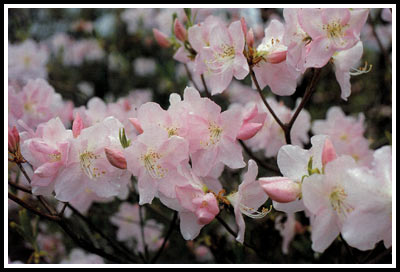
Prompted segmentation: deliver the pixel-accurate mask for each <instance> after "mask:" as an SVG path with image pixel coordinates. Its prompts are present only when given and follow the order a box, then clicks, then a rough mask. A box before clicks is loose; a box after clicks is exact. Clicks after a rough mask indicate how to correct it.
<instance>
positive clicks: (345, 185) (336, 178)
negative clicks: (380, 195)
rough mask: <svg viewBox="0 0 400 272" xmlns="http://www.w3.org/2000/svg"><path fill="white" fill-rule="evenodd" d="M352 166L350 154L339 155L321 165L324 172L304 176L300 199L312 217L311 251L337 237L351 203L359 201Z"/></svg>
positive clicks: (354, 166) (318, 249)
mask: <svg viewBox="0 0 400 272" xmlns="http://www.w3.org/2000/svg"><path fill="white" fill-rule="evenodd" d="M356 167H357V164H356V162H355V161H354V159H353V158H351V157H350V156H341V157H339V158H337V159H336V160H334V161H332V162H330V163H328V164H327V165H326V166H325V170H324V174H314V175H311V176H309V177H306V178H305V179H304V181H303V184H302V195H303V203H304V206H305V207H306V208H307V209H308V211H309V212H310V213H311V216H312V217H313V219H312V220H311V228H312V232H311V240H312V242H313V243H312V249H313V250H314V251H317V252H323V251H325V249H326V248H328V246H329V245H330V244H331V243H332V242H333V241H334V240H335V239H336V238H337V236H338V235H339V233H340V232H341V230H342V227H343V223H344V222H345V220H346V219H347V218H350V217H351V212H352V211H353V210H354V209H355V207H356V206H358V205H362V203H360V200H361V199H360V196H359V195H358V196H357V192H358V191H359V190H360V186H359V184H357V180H356V179H354V177H352V175H351V174H350V172H351V169H353V168H356ZM359 231H360V229H358V230H357V232H359Z"/></svg>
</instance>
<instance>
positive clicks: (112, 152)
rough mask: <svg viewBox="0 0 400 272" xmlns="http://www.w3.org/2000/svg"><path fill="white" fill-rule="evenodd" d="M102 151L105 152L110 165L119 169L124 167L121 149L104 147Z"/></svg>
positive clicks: (124, 160) (124, 161) (124, 162)
mask: <svg viewBox="0 0 400 272" xmlns="http://www.w3.org/2000/svg"><path fill="white" fill-rule="evenodd" d="M104 152H105V153H106V157H107V160H108V161H109V162H110V163H111V165H112V166H114V167H117V168H119V169H126V159H125V157H124V154H123V153H122V151H121V150H118V149H111V148H108V147H105V148H104Z"/></svg>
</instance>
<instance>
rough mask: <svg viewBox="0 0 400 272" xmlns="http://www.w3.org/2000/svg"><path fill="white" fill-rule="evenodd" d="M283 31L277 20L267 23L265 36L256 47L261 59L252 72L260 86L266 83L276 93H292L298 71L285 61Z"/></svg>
mask: <svg viewBox="0 0 400 272" xmlns="http://www.w3.org/2000/svg"><path fill="white" fill-rule="evenodd" d="M284 31H285V29H284V25H283V24H282V23H281V22H279V21H278V20H272V21H271V22H270V23H269V25H268V27H267V28H266V29H265V37H264V39H263V40H262V42H261V44H260V45H259V46H258V47H257V55H259V56H261V57H263V60H261V61H260V62H259V63H257V64H256V65H255V66H254V73H255V75H256V78H257V81H258V84H259V85H260V87H261V88H264V87H265V86H267V85H268V86H269V87H270V88H271V91H272V92H273V93H275V94H277V95H292V94H293V93H294V92H295V90H296V85H297V77H298V76H299V75H300V73H299V72H298V71H296V70H295V68H293V67H292V66H290V65H288V63H287V61H286V53H287V52H286V51H287V46H286V45H284V44H283V42H282V40H283V35H284Z"/></svg>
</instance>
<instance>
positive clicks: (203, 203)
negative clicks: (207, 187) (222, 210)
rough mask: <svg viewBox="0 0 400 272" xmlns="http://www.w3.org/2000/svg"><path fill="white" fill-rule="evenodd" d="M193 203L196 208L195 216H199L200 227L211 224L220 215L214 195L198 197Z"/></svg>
mask: <svg viewBox="0 0 400 272" xmlns="http://www.w3.org/2000/svg"><path fill="white" fill-rule="evenodd" d="M192 203H193V204H194V205H195V206H196V210H195V214H196V216H197V223H199V224H200V225H206V224H208V223H210V222H211V221H212V220H213V219H214V218H215V216H216V215H217V214H218V213H219V208H218V202H217V200H216V199H215V196H214V195H213V194H212V193H208V194H205V195H204V196H201V197H196V198H194V199H193V201H192Z"/></svg>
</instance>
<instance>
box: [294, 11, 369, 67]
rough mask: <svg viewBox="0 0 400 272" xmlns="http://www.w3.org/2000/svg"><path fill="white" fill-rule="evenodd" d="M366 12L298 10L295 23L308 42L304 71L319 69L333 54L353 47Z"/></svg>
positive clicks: (365, 18)
mask: <svg viewBox="0 0 400 272" xmlns="http://www.w3.org/2000/svg"><path fill="white" fill-rule="evenodd" d="M368 12H369V11H368V9H355V10H350V9H345V8H343V9H334V8H324V9H310V8H305V9H301V10H300V11H299V15H298V16H299V17H298V18H299V23H300V25H301V27H302V28H303V29H304V31H305V32H306V33H307V34H308V35H309V36H310V37H311V39H312V41H311V43H310V44H309V49H308V53H307V57H306V64H305V65H306V67H322V66H324V65H325V64H326V63H327V62H328V61H329V59H330V58H331V57H332V56H333V54H334V53H335V52H336V51H341V50H346V49H349V48H351V47H353V46H354V45H355V44H356V43H357V42H358V41H359V40H360V32H361V28H362V26H363V25H364V24H365V22H366V20H367V17H368Z"/></svg>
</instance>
